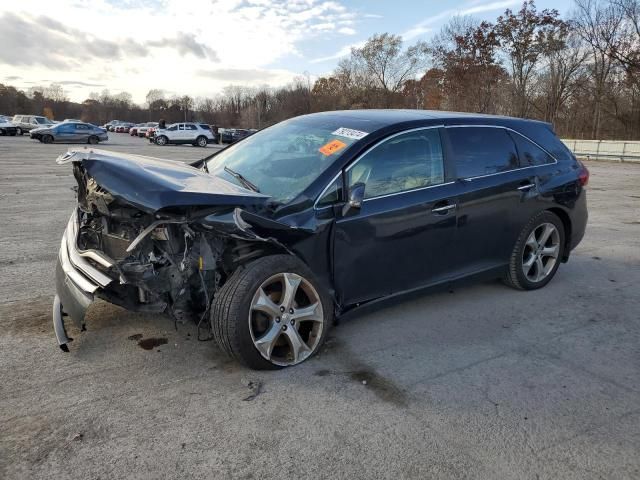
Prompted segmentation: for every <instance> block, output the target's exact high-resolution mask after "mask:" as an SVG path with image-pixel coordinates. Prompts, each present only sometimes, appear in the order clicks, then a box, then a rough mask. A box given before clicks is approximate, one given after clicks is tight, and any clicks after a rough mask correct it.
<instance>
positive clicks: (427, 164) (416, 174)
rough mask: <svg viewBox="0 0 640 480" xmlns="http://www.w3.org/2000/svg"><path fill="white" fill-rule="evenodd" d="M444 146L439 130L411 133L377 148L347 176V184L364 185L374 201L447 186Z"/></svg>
mask: <svg viewBox="0 0 640 480" xmlns="http://www.w3.org/2000/svg"><path fill="white" fill-rule="evenodd" d="M443 163H444V162H443V156H442V145H441V143H440V134H439V132H438V130H437V129H435V128H429V129H424V130H418V131H414V132H408V133H404V134H401V135H398V136H396V137H393V138H391V139H390V140H388V141H386V142H384V143H382V144H380V145H378V146H377V147H375V148H374V149H373V150H371V151H370V152H368V153H367V154H365V155H364V156H363V157H362V158H361V159H360V160H359V161H358V162H357V163H355V164H354V165H353V167H351V168H350V169H349V171H348V172H347V175H348V178H347V179H348V184H349V186H350V187H351V186H353V185H354V184H356V183H364V184H365V191H364V192H365V193H364V198H374V197H379V196H381V195H388V194H391V193H399V192H404V191H408V190H413V189H416V188H422V187H428V186H431V185H437V184H440V183H443V182H444V167H443Z"/></svg>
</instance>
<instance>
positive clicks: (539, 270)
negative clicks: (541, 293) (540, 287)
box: [535, 257, 545, 282]
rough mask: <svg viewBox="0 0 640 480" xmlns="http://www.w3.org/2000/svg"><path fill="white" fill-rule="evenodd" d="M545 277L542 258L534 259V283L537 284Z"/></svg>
mask: <svg viewBox="0 0 640 480" xmlns="http://www.w3.org/2000/svg"><path fill="white" fill-rule="evenodd" d="M544 277H545V273H544V264H543V263H542V258H540V257H536V279H535V281H536V282H539V281H540V280H542V279H543V278H544Z"/></svg>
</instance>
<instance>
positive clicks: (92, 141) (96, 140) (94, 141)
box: [88, 135, 100, 145]
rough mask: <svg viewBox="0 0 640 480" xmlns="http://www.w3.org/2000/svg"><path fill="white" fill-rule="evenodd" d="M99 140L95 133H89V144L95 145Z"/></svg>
mask: <svg viewBox="0 0 640 480" xmlns="http://www.w3.org/2000/svg"><path fill="white" fill-rule="evenodd" d="M99 141H100V140H99V139H98V137H96V136H95V135H91V136H90V137H89V140H88V142H89V143H90V144H91V145H96V144H97V143H98V142H99Z"/></svg>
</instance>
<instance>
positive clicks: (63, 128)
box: [57, 124, 74, 133]
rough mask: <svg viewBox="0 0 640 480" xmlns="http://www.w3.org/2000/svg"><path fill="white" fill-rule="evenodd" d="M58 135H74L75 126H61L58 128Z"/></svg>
mask: <svg viewBox="0 0 640 480" xmlns="http://www.w3.org/2000/svg"><path fill="white" fill-rule="evenodd" d="M57 130H58V133H73V131H74V126H73V125H71V124H67V125H60V126H59V127H58V128H57Z"/></svg>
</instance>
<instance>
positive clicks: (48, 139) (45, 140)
mask: <svg viewBox="0 0 640 480" xmlns="http://www.w3.org/2000/svg"><path fill="white" fill-rule="evenodd" d="M42 143H53V137H52V136H51V135H43V136H42Z"/></svg>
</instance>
